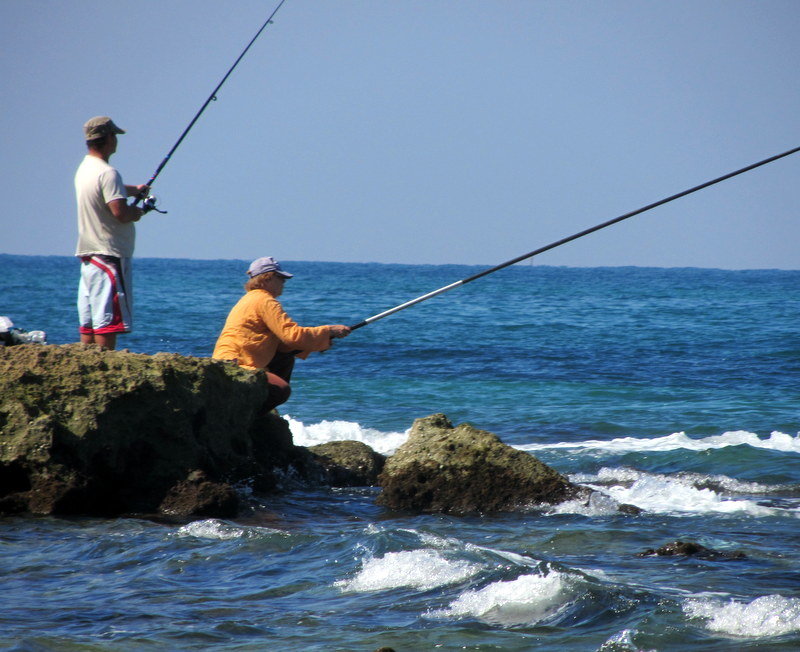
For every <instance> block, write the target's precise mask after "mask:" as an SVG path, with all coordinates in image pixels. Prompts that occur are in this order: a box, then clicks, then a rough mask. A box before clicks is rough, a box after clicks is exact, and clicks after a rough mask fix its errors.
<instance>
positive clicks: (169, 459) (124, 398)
mask: <svg viewBox="0 0 800 652" xmlns="http://www.w3.org/2000/svg"><path fill="white" fill-rule="evenodd" d="M266 398H267V386H266V383H265V382H264V378H263V374H261V373H260V372H251V371H247V370H244V369H240V368H239V367H237V366H235V365H232V364H228V363H223V362H219V361H214V360H211V359H207V358H191V357H186V356H181V355H177V354H166V353H158V354H156V355H152V356H150V355H142V354H133V353H128V352H126V351H104V350H101V349H100V348H98V347H97V346H94V345H82V344H71V345H64V346H51V345H45V346H37V345H20V346H14V347H0V513H18V512H31V513H37V514H96V515H118V514H126V513H154V512H155V511H156V510H158V508H159V506H160V505H161V504H162V502H163V501H164V500H165V498H166V496H167V494H168V492H169V491H170V490H171V489H173V488H174V487H175V486H176V485H178V484H179V483H180V482H182V481H184V480H185V479H186V478H187V476H188V475H189V473H190V472H192V471H194V470H201V471H202V472H203V473H205V475H206V477H207V479H208V481H210V482H212V483H217V482H233V483H235V482H239V481H242V480H245V479H249V480H250V481H251V482H252V484H253V486H254V488H255V489H257V490H260V491H267V490H271V489H272V488H274V487H275V483H276V480H275V477H274V476H273V474H272V470H273V468H275V467H278V468H281V467H286V466H287V465H289V464H290V463H291V461H292V459H293V457H294V456H295V454H296V447H294V446H293V444H292V437H291V432H290V431H289V426H288V424H287V423H286V422H285V421H284V420H283V419H281V418H280V417H279V416H277V415H275V414H270V413H265V412H264V410H263V409H262V408H263V405H264V403H265V401H266ZM201 493H202V491H201ZM223 502H224V501H223ZM226 509H227V508H226ZM226 514H227V512H226Z"/></svg>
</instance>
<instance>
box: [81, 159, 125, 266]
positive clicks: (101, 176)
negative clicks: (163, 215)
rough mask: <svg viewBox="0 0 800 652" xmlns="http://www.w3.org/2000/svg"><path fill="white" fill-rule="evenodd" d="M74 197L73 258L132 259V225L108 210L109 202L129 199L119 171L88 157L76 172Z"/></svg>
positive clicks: (102, 161)
mask: <svg viewBox="0 0 800 652" xmlns="http://www.w3.org/2000/svg"><path fill="white" fill-rule="evenodd" d="M75 196H76V197H77V200H78V247H77V249H76V250H75V255H76V256H88V255H90V254H105V255H106V256H117V257H119V258H130V257H132V256H133V247H134V244H135V242H136V227H135V226H134V224H133V222H126V223H124V224H123V223H122V222H120V221H119V220H118V219H117V218H116V217H114V215H113V213H112V212H111V210H110V209H109V208H108V202H110V201H113V200H114V199H127V196H128V193H127V192H126V190H125V185H124V184H123V183H122V177H121V176H120V174H119V172H117V171H116V170H115V169H114V168H113V167H111V166H110V165H109V164H108V163H106V162H105V161H104V160H103V159H101V158H98V157H97V156H90V155H89V154H87V155H86V156H85V157H84V159H83V161H82V162H81V164H80V165H79V166H78V171H77V172H76V173H75Z"/></svg>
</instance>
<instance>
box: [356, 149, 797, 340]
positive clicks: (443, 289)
mask: <svg viewBox="0 0 800 652" xmlns="http://www.w3.org/2000/svg"><path fill="white" fill-rule="evenodd" d="M795 152H800V147H795V148H794V149H790V150H788V151H786V152H783V153H782V154H777V155H775V156H770V157H769V158H765V159H764V160H763V161H759V162H758V163H753V164H752V165H748V166H747V167H744V168H741V169H740V170H736V171H735V172H729V173H728V174H725V175H723V176H721V177H717V178H716V179H712V180H711V181H706V182H705V183H701V184H700V185H699V186H694V187H693V188H689V189H688V190H684V191H682V192H679V193H677V194H674V195H670V196H669V197H665V198H664V199H660V200H658V201H656V202H653V203H652V204H648V205H647V206H643V207H642V208H637V209H636V210H635V211H631V212H630V213H625V214H624V215H620V216H619V217H615V218H614V219H611V220H608V221H607V222H603V223H602V224H598V225H596V226H593V227H591V228H588V229H585V230H583V231H581V232H580V233H575V234H574V235H570V236H567V237H566V238H562V239H561V240H556V241H555V242H551V243H550V244H549V245H545V246H544V247H539V249H536V250H534V251H531V252H529V253H527V254H522V255H521V256H517V257H516V258H512V259H511V260H507V261H506V262H504V263H500V264H499V265H495V266H494V267H490V268H489V269H485V270H484V271H482V272H479V273H477V274H474V275H472V276H468V277H467V278H464V279H461V280H460V281H456V282H455V283H451V284H450V285H445V286H444V287H441V288H439V289H438V290H434V291H433V292H428V293H427V294H423V295H422V296H419V297H417V298H416V299H411V301H406V302H405V303H401V304H400V305H399V306H395V307H394V308H390V309H389V310H385V311H383V312H380V313H378V314H377V315H373V316H372V317H369V318H367V319H365V320H364V321H361V322H359V323H357V324H354V325H353V326H351V327H350V330H351V331H353V330H356V329H357V328H361V327H362V326H366V325H367V324H371V323H372V322H374V321H378V320H379V319H383V318H384V317H388V316H389V315H393V314H394V313H396V312H399V311H401V310H404V309H405V308H410V307H411V306H413V305H416V304H418V303H421V302H422V301H425V300H427V299H432V298H433V297H435V296H437V295H439V294H442V293H444V292H447V291H448V290H452V289H453V288H457V287H460V286H462V285H466V284H467V283H469V282H471V281H475V280H477V279H479V278H481V277H483V276H487V275H488V274H491V273H493V272H497V271H499V270H501V269H504V268H506V267H509V266H511V265H514V264H515V263H518V262H521V261H523V260H525V259H527V258H532V257H533V256H536V255H538V254H541V253H544V252H545V251H549V250H550V249H555V248H556V247H560V246H561V245H563V244H566V243H567V242H572V241H573V240H577V239H578V238H582V237H583V236H585V235H589V234H590V233H594V232H595V231H599V230H600V229H604V228H606V227H607V226H611V225H612V224H616V223H617V222H622V221H623V220H627V219H628V218H629V217H633V216H634V215H639V214H640V213H644V212H645V211H649V210H651V209H653V208H656V207H657V206H662V205H663V204H667V203H669V202H671V201H674V200H676V199H680V198H681V197H685V196H686V195H691V194H692V193H693V192H697V191H698V190H702V189H703V188H708V187H709V186H713V185H714V184H715V183H719V182H720V181H725V180H726V179H730V178H731V177H735V176H737V175H739V174H743V173H745V172H749V171H750V170H753V169H755V168H757V167H761V166H762V165H766V164H767V163H772V162H773V161H777V160H778V159H781V158H783V157H784V156H789V155H790V154H794V153H795Z"/></svg>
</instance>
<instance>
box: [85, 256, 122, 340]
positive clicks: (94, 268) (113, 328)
mask: <svg viewBox="0 0 800 652" xmlns="http://www.w3.org/2000/svg"><path fill="white" fill-rule="evenodd" d="M78 317H79V319H80V326H79V329H78V330H79V331H80V332H81V333H82V334H95V333H97V334H99V335H103V334H106V333H129V332H130V331H131V326H132V324H133V294H132V288H131V259H130V258H115V257H114V256H103V255H101V254H93V255H91V256H82V257H81V280H80V283H79V285H78Z"/></svg>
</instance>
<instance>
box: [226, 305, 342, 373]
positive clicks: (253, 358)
mask: <svg viewBox="0 0 800 652" xmlns="http://www.w3.org/2000/svg"><path fill="white" fill-rule="evenodd" d="M330 345H331V337H330V332H329V330H328V327H327V326H310V327H303V326H298V325H297V324H296V323H295V322H294V321H292V319H291V318H290V317H289V315H287V314H286V313H285V312H284V310H283V307H282V306H281V304H280V302H279V301H278V300H277V299H276V298H275V297H273V296H272V295H271V294H270V293H269V292H267V291H265V290H250V291H249V292H248V293H247V294H245V295H244V296H243V297H242V298H241V299H239V301H238V302H237V303H236V305H235V306H234V307H233V308H231V311H230V313H229V314H228V319H226V320H225V326H224V327H223V329H222V332H221V333H220V335H219V338H218V339H217V344H216V346H215V347H214V353H213V356H212V357H214V358H216V359H218V360H237V361H238V364H239V366H240V367H244V368H246V369H264V368H265V367H266V366H267V365H268V364H269V363H270V361H271V360H272V358H273V357H274V356H275V352H276V351H278V350H282V351H295V350H300V351H302V353H300V354H299V355H300V357H303V358H305V357H306V356H308V354H309V353H310V352H311V351H324V350H325V349H327V348H329V347H330Z"/></svg>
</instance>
